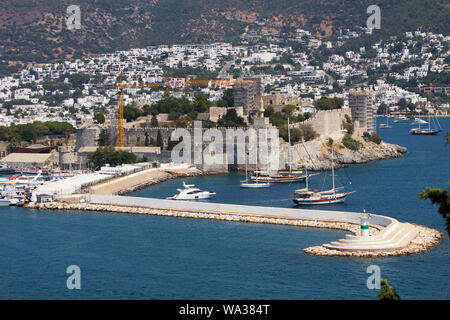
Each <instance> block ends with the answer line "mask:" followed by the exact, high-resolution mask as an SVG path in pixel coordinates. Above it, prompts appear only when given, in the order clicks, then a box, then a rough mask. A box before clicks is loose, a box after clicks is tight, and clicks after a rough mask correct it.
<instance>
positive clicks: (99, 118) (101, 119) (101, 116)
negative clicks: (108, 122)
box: [94, 112, 105, 124]
mask: <svg viewBox="0 0 450 320" xmlns="http://www.w3.org/2000/svg"><path fill="white" fill-rule="evenodd" d="M94 121H95V122H96V123H99V124H102V123H104V122H105V116H104V114H103V113H100V112H99V113H96V114H94Z"/></svg>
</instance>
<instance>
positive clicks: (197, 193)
mask: <svg viewBox="0 0 450 320" xmlns="http://www.w3.org/2000/svg"><path fill="white" fill-rule="evenodd" d="M183 187H184V189H177V190H178V192H179V193H178V194H176V195H174V196H172V197H168V198H167V199H170V200H199V199H208V198H212V197H213V196H214V195H215V194H216V193H215V192H213V191H203V190H200V189H199V188H196V187H195V185H193V184H185V183H184V181H183Z"/></svg>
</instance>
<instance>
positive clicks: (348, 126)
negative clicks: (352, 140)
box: [342, 114, 355, 135]
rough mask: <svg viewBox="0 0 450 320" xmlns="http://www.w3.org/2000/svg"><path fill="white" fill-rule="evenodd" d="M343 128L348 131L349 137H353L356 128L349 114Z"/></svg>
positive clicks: (343, 122)
mask: <svg viewBox="0 0 450 320" xmlns="http://www.w3.org/2000/svg"><path fill="white" fill-rule="evenodd" d="M342 127H343V128H344V129H345V130H347V133H348V134H349V135H352V134H353V132H354V131H355V126H354V124H353V121H352V119H351V118H350V116H349V115H348V114H346V115H345V120H343V121H342Z"/></svg>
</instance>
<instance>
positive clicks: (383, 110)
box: [377, 102, 389, 114]
mask: <svg viewBox="0 0 450 320" xmlns="http://www.w3.org/2000/svg"><path fill="white" fill-rule="evenodd" d="M377 114H389V107H388V106H387V104H386V103H384V102H382V103H381V104H380V105H379V106H378V109H377Z"/></svg>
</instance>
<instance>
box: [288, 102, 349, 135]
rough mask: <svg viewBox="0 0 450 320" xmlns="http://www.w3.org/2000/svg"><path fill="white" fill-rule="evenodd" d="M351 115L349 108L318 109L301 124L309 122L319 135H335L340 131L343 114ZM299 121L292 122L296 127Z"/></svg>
mask: <svg viewBox="0 0 450 320" xmlns="http://www.w3.org/2000/svg"><path fill="white" fill-rule="evenodd" d="M346 114H347V115H349V116H350V117H351V111H350V109H348V108H346V109H335V110H319V111H317V113H315V114H314V115H313V116H312V117H311V118H309V119H308V120H306V121H304V122H302V123H301V124H310V125H311V126H312V127H313V129H314V130H315V131H316V132H317V133H318V134H320V135H321V136H336V135H337V134H340V133H342V121H343V120H345V115H346ZM299 125H300V123H297V124H294V125H293V126H294V127H298V126H299Z"/></svg>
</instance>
